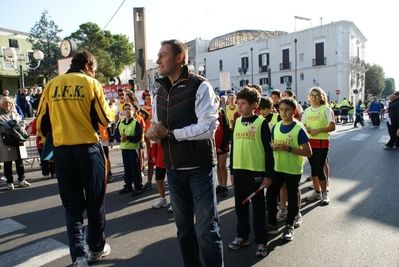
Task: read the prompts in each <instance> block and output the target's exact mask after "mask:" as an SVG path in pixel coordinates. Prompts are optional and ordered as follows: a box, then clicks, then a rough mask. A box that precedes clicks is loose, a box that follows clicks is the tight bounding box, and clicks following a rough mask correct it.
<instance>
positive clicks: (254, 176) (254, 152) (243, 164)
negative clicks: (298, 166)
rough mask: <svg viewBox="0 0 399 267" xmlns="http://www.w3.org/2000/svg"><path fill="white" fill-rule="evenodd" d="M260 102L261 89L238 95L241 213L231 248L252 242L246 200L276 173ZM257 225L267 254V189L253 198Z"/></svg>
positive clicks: (235, 173) (235, 163)
mask: <svg viewBox="0 0 399 267" xmlns="http://www.w3.org/2000/svg"><path fill="white" fill-rule="evenodd" d="M259 101H260V94H259V92H258V91H257V90H256V89H255V88H252V87H248V86H246V87H245V88H244V89H242V90H240V91H239V92H238V94H237V103H238V111H239V112H240V115H241V117H240V118H238V119H237V121H236V123H235V124H234V129H233V137H232V141H231V156H230V160H231V162H230V166H231V175H232V177H231V180H232V181H234V194H235V209H236V214H237V219H238V221H237V237H236V238H234V240H233V241H232V242H231V243H230V244H229V249H232V250H237V249H239V248H240V247H241V246H245V245H249V243H250V240H249V234H250V231H251V228H250V224H249V205H247V204H243V203H242V202H243V200H244V199H246V198H247V197H248V196H249V195H251V194H252V193H253V192H254V191H255V190H257V189H258V188H260V187H261V186H262V187H263V188H267V187H268V186H269V185H270V183H271V177H272V173H273V165H274V160H273V150H272V146H271V136H270V130H269V125H268V123H267V120H265V119H264V118H263V117H262V116H258V115H255V114H254V110H255V108H256V107H257V106H258V104H259ZM251 202H252V208H253V228H254V234H255V242H256V243H257V249H256V256H260V257H265V256H266V255H267V224H266V215H265V214H266V210H265V197H264V190H263V189H262V190H261V191H260V192H259V193H258V194H257V195H255V196H254V197H253V198H252V199H251Z"/></svg>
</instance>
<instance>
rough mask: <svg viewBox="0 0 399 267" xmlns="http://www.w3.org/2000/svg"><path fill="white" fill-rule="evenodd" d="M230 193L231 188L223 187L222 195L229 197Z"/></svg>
mask: <svg viewBox="0 0 399 267" xmlns="http://www.w3.org/2000/svg"><path fill="white" fill-rule="evenodd" d="M228 193H229V189H228V188H227V187H224V186H223V187H222V190H221V192H220V196H221V197H227V194H228Z"/></svg>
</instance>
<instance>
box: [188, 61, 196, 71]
mask: <svg viewBox="0 0 399 267" xmlns="http://www.w3.org/2000/svg"><path fill="white" fill-rule="evenodd" d="M187 68H188V72H194V71H195V67H194V63H193V62H192V61H191V60H189V61H188V65H187Z"/></svg>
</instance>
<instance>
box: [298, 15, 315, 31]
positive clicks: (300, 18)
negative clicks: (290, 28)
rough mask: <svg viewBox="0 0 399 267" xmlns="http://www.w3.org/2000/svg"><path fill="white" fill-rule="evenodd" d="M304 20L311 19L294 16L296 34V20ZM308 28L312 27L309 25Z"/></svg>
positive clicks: (309, 19)
mask: <svg viewBox="0 0 399 267" xmlns="http://www.w3.org/2000/svg"><path fill="white" fill-rule="evenodd" d="M297 19H299V20H306V21H311V20H312V19H311V18H305V17H301V16H294V28H295V32H296V20H297ZM310 23H312V22H310ZM310 27H312V24H310Z"/></svg>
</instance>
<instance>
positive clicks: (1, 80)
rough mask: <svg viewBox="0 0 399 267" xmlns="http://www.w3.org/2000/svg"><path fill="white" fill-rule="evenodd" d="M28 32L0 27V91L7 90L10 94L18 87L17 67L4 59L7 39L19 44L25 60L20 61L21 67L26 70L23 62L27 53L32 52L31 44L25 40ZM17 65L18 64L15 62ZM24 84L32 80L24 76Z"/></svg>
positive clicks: (26, 58)
mask: <svg viewBox="0 0 399 267" xmlns="http://www.w3.org/2000/svg"><path fill="white" fill-rule="evenodd" d="M28 36H29V33H24V32H19V31H14V30H9V29H4V28H0V91H1V92H2V91H3V90H9V91H10V93H11V94H13V93H14V92H16V91H17V90H18V89H19V88H20V86H21V85H20V74H19V69H17V70H15V69H14V68H13V67H12V65H11V63H10V62H8V61H6V59H5V57H4V56H5V54H4V50H5V49H6V48H7V47H9V39H15V40H17V41H18V43H19V44H20V45H21V52H22V53H23V54H24V59H25V62H22V69H23V71H24V72H26V71H27V68H26V66H25V63H26V62H28V61H27V60H28V57H27V55H28V53H29V52H33V50H32V45H31V44H30V43H29V42H28V41H27V40H26V38H27V37H28ZM17 66H19V65H18V64H17ZM24 81H25V86H28V85H33V80H32V79H28V78H27V77H26V76H25V77H24Z"/></svg>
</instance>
